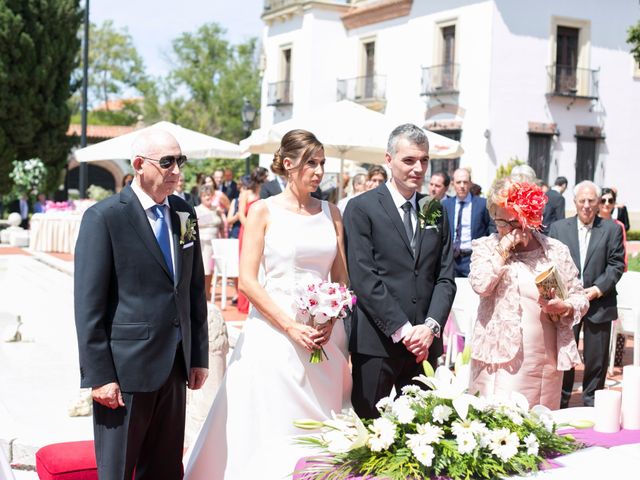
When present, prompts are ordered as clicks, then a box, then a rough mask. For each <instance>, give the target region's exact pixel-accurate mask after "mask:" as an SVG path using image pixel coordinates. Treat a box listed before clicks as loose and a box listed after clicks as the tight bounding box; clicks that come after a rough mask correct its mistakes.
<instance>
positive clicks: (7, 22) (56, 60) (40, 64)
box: [0, 0, 82, 194]
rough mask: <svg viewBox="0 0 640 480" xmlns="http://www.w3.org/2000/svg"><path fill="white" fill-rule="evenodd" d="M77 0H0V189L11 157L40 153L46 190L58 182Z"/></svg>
mask: <svg viewBox="0 0 640 480" xmlns="http://www.w3.org/2000/svg"><path fill="white" fill-rule="evenodd" d="M79 3H80V2H79V0H37V1H36V0H28V1H27V0H3V1H1V2H0V105H1V107H0V194H7V193H8V192H9V191H10V189H11V185H12V182H11V181H10V179H9V172H10V171H11V169H12V161H13V160H20V161H24V160H27V159H31V158H40V159H42V161H43V163H44V164H45V166H46V167H47V175H48V178H47V181H46V185H47V187H46V188H47V190H48V191H51V190H53V189H54V188H55V185H56V184H57V183H58V182H59V181H60V172H61V170H62V168H63V166H64V164H65V162H66V159H67V154H68V152H69V147H70V141H69V139H68V138H67V136H66V133H67V129H68V126H69V116H70V110H69V106H68V104H67V100H68V99H69V96H70V95H71V92H72V90H73V89H74V88H75V86H76V85H74V84H73V83H71V88H70V78H71V73H72V72H73V69H74V68H75V66H76V58H77V52H78V49H79V47H80V40H79V39H78V37H77V35H76V32H77V31H78V28H79V26H80V24H81V22H82V10H81V8H80V5H79Z"/></svg>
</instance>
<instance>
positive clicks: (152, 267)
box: [74, 130, 209, 480]
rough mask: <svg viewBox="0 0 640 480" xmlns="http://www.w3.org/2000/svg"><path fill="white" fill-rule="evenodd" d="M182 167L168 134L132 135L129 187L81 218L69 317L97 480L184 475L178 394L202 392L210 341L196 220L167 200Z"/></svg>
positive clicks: (190, 210)
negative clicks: (89, 400)
mask: <svg viewBox="0 0 640 480" xmlns="http://www.w3.org/2000/svg"><path fill="white" fill-rule="evenodd" d="M185 161H186V157H185V156H184V155H182V154H181V151H180V146H179V144H178V142H177V141H176V140H175V138H174V137H173V136H172V135H171V134H169V133H167V132H164V131H162V130H151V131H147V132H145V133H142V134H140V136H139V137H138V138H137V139H136V140H135V141H134V144H133V157H132V160H131V163H132V166H133V170H134V172H135V179H134V180H133V182H132V183H131V185H127V186H126V187H124V188H123V189H122V191H120V193H117V194H116V195H113V196H112V197H110V198H108V199H106V200H104V201H102V202H100V203H98V204H96V205H94V206H93V207H91V208H90V209H88V210H87V211H86V212H85V213H84V215H83V218H82V224H81V226H80V233H79V236H78V241H77V244H76V250H75V270H74V272H75V273H74V275H75V278H74V290H75V291H74V297H75V320H76V330H77V335H78V348H79V353H80V378H81V386H82V387H84V388H91V389H92V396H93V420H94V436H95V449H96V460H97V464H98V475H99V477H100V479H101V480H122V479H130V478H132V476H133V472H134V470H135V471H136V479H138V480H140V479H157V478H171V479H174V478H175V479H178V478H181V477H182V449H183V443H184V422H185V400H186V398H185V397H186V391H185V386H186V385H188V386H189V388H190V389H193V390H197V389H199V388H200V387H202V385H203V383H204V381H205V380H206V378H207V364H208V344H209V342H208V335H207V306H206V299H205V289H204V272H203V263H202V256H201V253H200V240H199V238H200V237H199V232H198V227H197V223H196V221H195V219H196V216H195V213H194V211H193V208H192V207H191V206H190V205H189V204H187V202H185V201H184V200H182V199H181V198H179V197H177V196H175V195H171V192H173V191H174V189H175V187H176V185H177V183H178V179H179V176H180V167H181V166H182V165H183V164H184V163H185Z"/></svg>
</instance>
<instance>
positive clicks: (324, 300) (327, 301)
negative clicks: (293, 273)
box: [295, 280, 356, 363]
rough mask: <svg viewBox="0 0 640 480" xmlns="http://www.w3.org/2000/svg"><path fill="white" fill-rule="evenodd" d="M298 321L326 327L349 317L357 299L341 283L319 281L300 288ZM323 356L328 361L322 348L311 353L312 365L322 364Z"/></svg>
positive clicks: (297, 294) (297, 302)
mask: <svg viewBox="0 0 640 480" xmlns="http://www.w3.org/2000/svg"><path fill="white" fill-rule="evenodd" d="M295 301H296V308H297V313H298V314H297V319H298V320H299V321H301V322H302V323H306V324H310V325H313V326H314V327H317V326H319V325H324V324H325V323H327V322H329V321H331V320H332V319H338V318H344V317H346V316H347V312H349V311H350V310H351V309H352V308H353V305H354V304H355V301H356V297H355V295H353V293H352V292H351V290H349V289H348V288H347V287H345V286H344V285H342V284H340V283H336V282H327V281H324V280H322V281H317V282H313V283H310V284H308V285H307V286H305V287H300V288H299V289H298V291H297V292H296V300H295ZM322 355H324V356H325V357H326V358H327V359H328V357H327V354H326V353H325V351H324V349H323V348H322V347H319V348H316V349H315V350H313V352H311V358H310V359H309V361H310V362H311V363H320V362H322Z"/></svg>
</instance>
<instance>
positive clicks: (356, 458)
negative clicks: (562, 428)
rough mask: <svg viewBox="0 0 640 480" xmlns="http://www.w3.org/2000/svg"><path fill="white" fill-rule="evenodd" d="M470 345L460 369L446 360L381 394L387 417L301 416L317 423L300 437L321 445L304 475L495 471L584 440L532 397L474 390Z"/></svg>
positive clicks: (525, 468) (480, 474) (458, 477)
mask: <svg viewBox="0 0 640 480" xmlns="http://www.w3.org/2000/svg"><path fill="white" fill-rule="evenodd" d="M469 357H470V353H469V349H468V347H467V349H465V353H464V354H463V355H461V356H459V357H458V361H457V362H456V374H454V373H453V372H451V371H450V370H449V369H448V368H447V367H439V368H438V370H436V372H435V373H434V372H433V370H432V369H431V367H430V366H429V365H428V364H423V365H424V366H425V373H426V375H420V376H419V377H416V380H418V381H420V382H422V383H424V384H425V385H426V386H428V387H430V388H431V390H422V389H421V388H419V387H418V386H416V385H410V386H406V387H404V388H403V389H402V394H401V395H400V396H399V397H397V398H395V399H394V398H392V397H386V398H383V399H382V400H380V402H379V403H378V405H377V409H378V411H379V412H380V417H379V418H376V419H373V420H370V419H360V418H359V417H358V416H357V415H356V414H355V413H354V412H353V410H349V411H343V412H342V413H341V414H333V418H332V419H328V420H325V421H322V422H318V421H314V420H301V421H298V422H294V423H295V425H296V426H298V427H299V428H303V429H309V430H317V429H320V433H319V434H317V435H314V436H309V437H301V438H300V439H299V442H300V443H302V444H303V445H308V446H311V447H314V448H315V449H319V450H320V452H322V454H321V455H317V456H314V457H309V458H308V459H307V466H306V467H305V468H304V470H303V471H302V472H300V473H303V474H304V478H305V479H309V480H312V479H314V480H320V479H326V478H331V479H336V480H338V479H346V478H348V477H350V476H352V475H362V476H363V477H366V478H370V477H369V476H372V477H373V476H375V477H376V478H385V479H391V480H407V479H411V480H415V479H425V478H426V479H428V478H443V477H444V478H448V479H453V480H462V479H469V478H477V479H494V478H501V477H503V476H507V475H513V474H521V475H522V474H525V473H528V472H531V471H536V470H537V469H538V468H539V465H540V464H542V463H543V462H544V461H545V459H546V458H547V457H550V456H554V455H558V454H565V453H569V452H572V451H574V450H576V449H578V448H580V447H581V445H580V444H579V443H576V441H575V440H574V439H573V437H570V436H569V435H565V436H561V435H558V434H557V433H556V428H557V426H556V424H555V423H554V422H553V419H552V417H551V415H550V411H549V409H547V408H546V407H543V406H541V405H538V406H536V407H534V408H533V409H531V410H530V409H529V404H528V402H527V400H526V398H525V397H524V396H523V395H521V394H519V393H516V392H512V394H511V396H510V397H508V398H499V397H495V398H482V397H477V396H475V395H470V394H468V393H467V391H466V390H467V385H468V383H469V373H470V369H469V367H470V366H469V365H468V364H467V363H465V362H467V361H468V359H469Z"/></svg>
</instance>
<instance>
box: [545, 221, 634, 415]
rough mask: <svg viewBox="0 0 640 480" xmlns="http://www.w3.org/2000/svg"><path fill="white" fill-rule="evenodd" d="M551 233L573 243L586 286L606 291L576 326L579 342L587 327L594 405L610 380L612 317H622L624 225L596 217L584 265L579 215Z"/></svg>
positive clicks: (565, 394)
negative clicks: (619, 289)
mask: <svg viewBox="0 0 640 480" xmlns="http://www.w3.org/2000/svg"><path fill="white" fill-rule="evenodd" d="M549 236H550V237H551V238H556V239H558V240H560V241H561V242H562V243H564V244H565V245H567V246H568V247H569V251H570V252H571V258H572V259H573V262H574V263H575V264H576V267H578V272H580V271H582V278H581V279H582V285H583V286H584V287H585V288H588V287H592V286H594V285H595V286H597V287H598V288H599V289H600V291H601V292H602V297H600V298H595V299H594V300H593V301H591V304H590V305H589V310H588V311H587V313H586V315H585V316H584V317H583V319H582V320H583V321H582V322H581V323H580V324H578V325H576V326H575V327H574V334H575V337H576V343H577V342H578V339H579V334H580V330H581V329H583V330H584V332H583V341H584V354H583V355H584V376H583V381H582V398H583V401H584V404H585V405H586V406H593V400H594V394H595V391H596V390H599V389H602V388H604V382H605V380H606V372H607V361H608V352H609V341H610V338H611V327H610V325H611V321H612V320H615V319H616V318H618V310H617V303H616V295H617V292H616V283H618V280H620V277H622V273H623V271H624V245H623V243H622V229H621V228H620V226H619V225H618V224H617V223H615V222H614V221H612V220H603V219H601V218H600V217H596V218H595V219H594V221H593V228H592V229H591V238H590V239H589V245H588V246H587V252H586V256H585V261H584V266H582V265H580V244H579V241H578V217H577V216H574V217H571V218H566V219H564V220H559V221H557V222H555V223H553V224H551V227H550V229H549ZM574 372H575V371H574V370H573V369H571V370H569V371H566V372H565V374H564V380H563V385H562V400H561V406H562V407H567V406H568V403H569V399H570V397H571V392H572V388H573V381H574Z"/></svg>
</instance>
